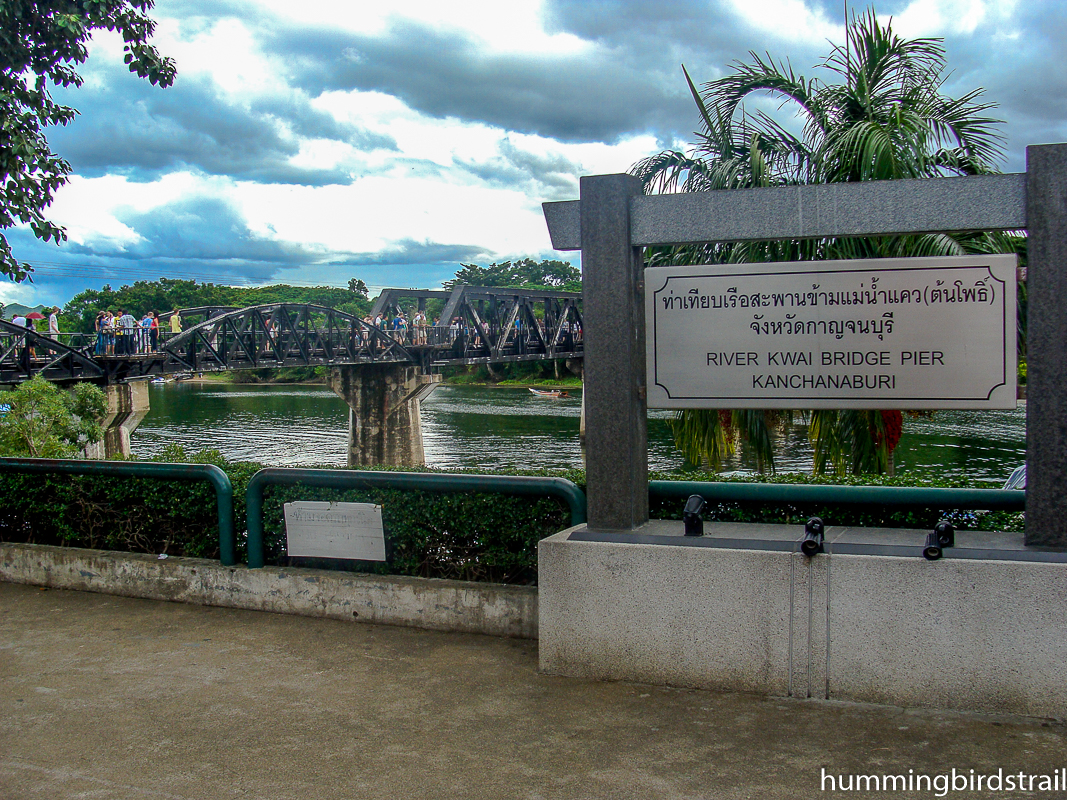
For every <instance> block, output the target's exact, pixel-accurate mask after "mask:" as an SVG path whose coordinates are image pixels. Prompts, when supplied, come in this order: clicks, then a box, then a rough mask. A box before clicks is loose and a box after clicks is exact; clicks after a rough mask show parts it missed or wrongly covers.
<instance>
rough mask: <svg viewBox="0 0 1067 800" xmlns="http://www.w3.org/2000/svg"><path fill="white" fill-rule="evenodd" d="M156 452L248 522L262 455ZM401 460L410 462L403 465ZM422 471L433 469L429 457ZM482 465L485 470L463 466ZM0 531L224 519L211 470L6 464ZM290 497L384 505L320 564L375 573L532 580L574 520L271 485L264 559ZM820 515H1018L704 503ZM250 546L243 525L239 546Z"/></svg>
mask: <svg viewBox="0 0 1067 800" xmlns="http://www.w3.org/2000/svg"><path fill="white" fill-rule="evenodd" d="M158 460H160V461H192V462H196V463H212V464H216V465H217V466H219V467H221V468H222V469H224V470H225V471H226V473H227V474H228V475H229V476H230V480H231V481H232V482H233V487H234V511H235V513H236V515H237V520H236V521H237V528H238V531H239V532H240V531H242V530H243V529H244V527H245V525H244V521H245V503H244V500H245V489H246V488H247V486H248V481H249V479H251V477H252V476H253V475H254V474H255V473H256V472H257V471H258V470H259V469H261V468H262V466H263V465H261V464H257V463H252V462H229V461H226V460H225V459H224V458H222V457H221V456H220V455H219V454H218V453H217V452H211V451H208V452H203V453H199V454H197V455H195V456H192V457H190V456H187V455H186V454H185V452H184V451H183V450H182V449H181V448H179V447H172V448H169V449H168V450H166V451H165V452H163V453H161V454H160V456H159V458H158ZM404 471H411V469H410V468H405V470H404ZM419 471H426V472H433V471H439V470H431V469H427V468H422V469H420V470H419ZM466 472H477V470H466ZM521 474H524V475H555V476H560V477H564V478H567V479H568V480H571V481H573V482H574V483H576V484H578V485H579V486H580V487H581V488H583V489H584V488H585V474H584V471H582V470H539V471H524V472H522V473H521ZM652 477H653V478H656V479H671V478H674V479H681V480H719V481H722V480H731V481H733V480H744V481H750V480H767V478H766V477H762V478H760V477H757V478H751V477H724V476H721V475H714V474H707V473H687V474H684V475H680V474H677V473H672V474H670V475H666V474H653V475H652ZM770 480H773V481H775V482H780V483H828V484H832V483H851V484H857V483H862V484H865V485H891V486H943V487H963V486H974V485H976V484H974V483H973V482H972V483H967V482H964V481H958V480H942V479H935V478H931V477H928V476H922V475H915V474H906V475H901V476H898V477H896V478H887V477H884V476H864V477H863V478H858V479H837V480H834V479H828V478H812V477H811V476H810V475H778V476H774V477H773V478H770ZM0 497H3V498H4V501H3V503H2V507H0V541H10V542H31V543H37V544H54V545H66V546H72V547H89V548H99V549H105V550H124V551H131V552H145V553H167V554H169V555H177V556H192V557H197V558H218V555H219V553H218V524H217V517H216V505H215V495H214V490H213V489H212V488H211V486H210V485H208V484H207V483H206V482H203V481H190V482H185V481H160V480H154V479H144V478H137V479H124V478H99V477H89V476H60V475H56V476H42V475H0ZM293 500H334V501H347V502H371V503H377V504H379V505H381V506H382V520H383V523H384V527H385V531H386V544H387V554H388V556H389V560H388V562H387V564H373V565H352V564H351V563H347V564H338V563H333V564H328V563H323V562H318V561H316V562H307V561H298V560H296V559H293V560H292V563H314V564H315V565H317V566H333V567H338V568H345V569H357V570H361V571H368V570H369V571H374V572H379V573H383V574H384V573H389V574H399V575H417V576H423V577H433V578H452V579H456V580H474V581H492V582H499V583H519V584H532V583H536V580H537V542H538V541H539V540H540V539H542V538H544V537H545V536H548V535H550V534H552V533H555V532H556V531H559V530H562V529H563V528H566V527H567V526H568V525H569V524H570V522H569V519H570V516H569V510H568V509H567V507H566V505H564V504H563V503H562V502H560V501H558V500H555V499H552V498H524V497H506V496H502V495H498V494H476V493H454V494H441V493H436V492H419V491H399V490H391V489H359V490H344V491H341V490H329V489H318V488H312V487H303V486H270V487H267V489H266V492H265V496H264V506H263V509H264V533H265V537H266V545H267V561H268V563H272V564H281V565H285V564H288V563H290V560H289V559H288V558H287V557H286V554H285V546H284V543H285V535H284V524H283V521H282V504H283V503H286V502H291V501H293ZM682 505H683V504H682V503H681V502H679V501H677V500H672V501H659V502H656V503H653V507H652V509H651V511H652V516H653V517H655V518H661V519H680V518H681V510H682ZM812 515H817V516H821V517H822V518H823V519H824V520H825V522H826V524H827V525H862V526H870V527H905V528H932V527H933V525H934V524H935V523H936V522H937V521H938V520H939V519H942V518H945V517H947V518H949V519H950V520H951V521H952V522H953V523H954V524H955V525H956V526H957V527H958V528H961V529H985V530H1021V529H1022V521H1023V519H1022V514H1018V513H1009V512H974V511H948V512H944V511H942V510H939V509H903V510H887V509H884V508H866V509H856V508H850V507H847V506H836V507H835V506H833V505H807V506H805V505H800V504H775V505H769V504H756V503H723V504H719V505H716V506H710V507H709V508H708V509H706V512H705V519H708V520H723V521H736V522H768V523H786V524H798V525H799V524H803V522H804V520H806V519H807V518H808V517H809V516H812ZM245 555H246V550H245V541H244V537H243V536H242V535H241V534H240V533H239V535H238V557H239V558H240V559H242V560H243V559H244V558H245Z"/></svg>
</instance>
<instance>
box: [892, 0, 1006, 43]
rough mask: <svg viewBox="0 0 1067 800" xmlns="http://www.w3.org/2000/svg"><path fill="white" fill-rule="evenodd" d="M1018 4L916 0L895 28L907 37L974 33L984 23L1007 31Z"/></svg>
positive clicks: (896, 20) (1002, 0)
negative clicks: (1005, 28)
mask: <svg viewBox="0 0 1067 800" xmlns="http://www.w3.org/2000/svg"><path fill="white" fill-rule="evenodd" d="M1016 5H1017V0H998V2H990V1H989V0H912V3H911V4H910V5H909V6H908V7H907V8H905V9H904V10H903V11H902V12H901V13H900V14H897V15H895V16H894V17H893V28H894V30H896V31H897V33H899V34H900V35H901V36H904V37H916V36H945V35H946V34H972V33H974V32H975V31H976V30H977V29H978V28H979V27H980V26H982V27H986V26H989V27H993V28H994V29H995V30H996V31H997V32H998V33H1003V32H1004V31H1003V28H1004V26H1005V25H1008V26H1010V24H1011V22H1012V17H1013V15H1014V12H1015V7H1016Z"/></svg>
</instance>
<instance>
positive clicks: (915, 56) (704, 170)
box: [632, 10, 1014, 473]
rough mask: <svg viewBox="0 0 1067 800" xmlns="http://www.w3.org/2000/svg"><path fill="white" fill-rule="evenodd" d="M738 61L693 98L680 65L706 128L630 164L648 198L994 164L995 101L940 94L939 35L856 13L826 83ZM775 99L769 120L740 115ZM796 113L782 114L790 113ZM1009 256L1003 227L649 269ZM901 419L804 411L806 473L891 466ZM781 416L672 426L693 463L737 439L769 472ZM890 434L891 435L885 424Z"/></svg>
mask: <svg viewBox="0 0 1067 800" xmlns="http://www.w3.org/2000/svg"><path fill="white" fill-rule="evenodd" d="M749 55H750V60H749V61H747V62H735V63H733V64H732V65H731V68H732V71H731V72H730V73H729V74H728V75H726V76H724V77H722V78H720V79H718V80H715V81H711V82H710V83H706V84H704V86H703V88H702V89H700V90H698V89H697V87H696V85H695V84H694V83H693V80H692V78H690V76H689V73H688V71H687V70H686V69H685V67H684V66H683V67H682V71H683V73H684V74H685V79H686V81H687V82H688V84H689V90H690V92H691V93H692V95H693V100H694V101H695V102H696V105H697V109H698V110H699V112H700V117H701V121H702V125H701V130H700V131H698V132H697V133H696V134H695V135H696V137H697V138H696V141H695V142H694V144H693V147H692V149H691V151H690V152H689V153H688V154H686V153H680V152H675V151H667V152H663V153H660V154H658V155H655V156H652V157H650V158H647V159H645V160H644V161H641V162H639V163H638V164H636V165H635V166H634V167H633V169H632V172H633V173H634V174H635V175H637V176H638V177H639V178H641V180H642V182H643V184H644V188H645V192H646V193H648V194H653V193H665V192H677V191H682V192H700V191H709V190H718V189H744V188H753V187H768V186H788V185H798V184H813V183H838V182H848V181H868V180H892V179H897V178H936V177H944V176H951V175H975V174H981V173H990V172H996V171H998V169H997V166H996V165H997V164H998V163H999V162H1000V161H1001V159H1002V157H1003V149H1002V141H1003V137H1002V136H1001V135H1000V134H999V132H998V127H997V126H998V125H1000V124H1001V122H1000V121H999V120H996V119H993V118H991V117H989V116H986V112H987V111H989V110H990V109H992V108H994V107H995V104H993V103H990V102H986V101H984V100H982V99H981V96H982V90H981V89H976V90H974V91H972V92H969V93H967V94H965V95H963V96H962V97H959V98H951V97H946V96H944V95H943V94H941V89H942V86H943V85H944V83H945V80H946V79H947V77H948V73H947V72H946V62H945V51H944V47H943V45H942V41H941V40H940V39H902V38H900V37H899V36H897V35H896V34H895V33H893V30H892V23H891V22H890V23H887V24H886V25H884V26H883V25H882V24H880V23H879V21H878V19H877V17H876V15H875V13H874V11H873V10H868V11H867V12H866V13H864V14H863V15H861V16H856V15H855V14H854V15H853V17H852V20H851V22H850V23H849V25H848V26H847V29H846V42H845V45H844V46H841V45H835V46H834V47H833V49H832V50H831V52H830V55H828V56H827V57H826V58H825V59H824V60H823V61H822V62H821V63H820V64H818V65H817V67H816V69H820V70H823V71H825V72H826V73H828V74H829V76H830V78H831V81H830V82H824V81H823V80H821V79H820V78H812V79H810V80H809V79H806V78H805V77H804V76H803V75H798V74H796V73H795V72H794V71H793V68H792V67H791V66H790V64H789V63H788V62H785V63H782V62H780V61H779V62H776V61H775V60H774V59H772V58H771V57H770V55H767V56H765V57H761V56H759V55H757V54H756V53H754V52H752V53H750V54H749ZM761 97H764V98H766V97H769V98H773V99H776V100H779V101H780V104H779V106H778V112H779V115H778V116H779V117H780V119H779V118H776V117H773V116H771V115H770V114H768V113H766V112H764V111H762V110H756V111H751V110H749V108H748V107H746V102H748V103H750V104H753V102H754V101H755V100H757V99H759V98H761ZM789 112H792V115H790V114H789ZM1010 252H1014V249H1013V244H1012V241H1011V239H1010V238H1009V237H1008V236H1007V235H1004V234H1001V233H962V234H923V235H912V236H884V237H868V238H828V239H808V240H794V241H780V242H734V243H711V244H705V245H695V246H694V245H688V246H680V247H670V248H654V249H651V250H650V251H649V252H648V253H647V263H648V264H649V266H659V265H668V264H670V265H674V264H726V263H744V262H755V261H760V262H765V261H813V260H822V259H842V258H890V257H902V256H935V255H964V254H967V253H1010ZM894 414H896V415H899V412H889V413H888V415H887V413H886V412H877V411H814V412H811V413H810V417H809V419H810V429H809V434H810V436H811V438H812V441H813V443H814V446H815V471H816V472H821V471H825V470H826V469H827V468H831V469H833V471H835V472H837V473H843V472H845V471H848V472H853V473H858V472H883V471H886V469H891V464H892V461H891V451H892V447H893V446H895V440H894V439H895V433H894V428H895V426H896V424H897V422H896V421H897V420H898V416H894ZM779 420H780V416H779V415H771V414H765V413H761V412H751V411H746V412H738V411H733V412H729V413H719V412H715V411H711V412H708V411H699V410H692V411H683V412H681V413H680V414H679V416H678V417H677V418H676V419H675V420H674V421H673V423H672V427H673V430H674V434H675V440H676V442H677V444H678V446H679V448H680V449H681V450H682V451H683V453H685V455H686V456H687V457H688V458H689V459H690V460H692V461H695V462H698V463H699V462H700V461H702V460H706V461H708V462H710V463H711V465H712V466H713V467H717V466H718V465H719V464H720V463H721V460H722V458H723V457H724V456H725V455H727V454H728V453H729V452H731V450H732V449H733V447H734V446H735V443H736V442H737V441H739V440H740V441H744V442H746V443H747V444H749V446H751V447H753V449H754V452H755V453H756V456H757V459H758V461H759V464H760V466H761V469H762V468H763V466H764V465H766V466H768V467H769V468H770V469H772V470H773V468H774V458H773V456H774V453H773V438H772V436H771V434H770V428H771V427H772V426H773V424H774V423H775V422H777V421H779ZM887 428H888V430H887Z"/></svg>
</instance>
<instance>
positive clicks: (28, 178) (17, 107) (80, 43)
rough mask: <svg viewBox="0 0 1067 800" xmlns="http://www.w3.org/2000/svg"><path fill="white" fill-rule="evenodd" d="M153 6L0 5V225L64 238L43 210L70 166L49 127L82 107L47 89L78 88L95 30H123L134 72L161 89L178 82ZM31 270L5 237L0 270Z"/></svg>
mask: <svg viewBox="0 0 1067 800" xmlns="http://www.w3.org/2000/svg"><path fill="white" fill-rule="evenodd" d="M152 6H153V0H3V2H0V198H2V202H0V230H7V229H8V228H12V227H14V226H15V225H19V224H24V225H29V227H30V229H31V230H32V231H33V233H34V235H35V236H36V237H37V238H38V239H41V240H43V241H46V242H47V241H51V240H55V241H56V243H59V242H62V241H64V240H65V239H66V233H65V232H64V230H63V228H61V227H60V226H58V225H56V224H55V223H53V222H51V221H50V220H48V219H47V218H46V217H45V214H44V212H45V209H46V208H47V207H48V206H49V205H50V204H51V202H52V198H53V196H54V194H55V192H56V190H57V189H58V188H59V187H60V186H62V185H63V184H65V183H66V182H67V176H68V175H69V174H70V171H71V168H70V164H69V163H67V162H66V161H64V160H63V159H62V158H60V157H59V156H58V155H56V154H55V153H53V152H52V150H51V148H50V147H49V145H48V140H47V138H46V136H45V129H46V128H48V127H49V126H51V125H67V124H68V123H70V122H71V121H72V120H73V119H74V115H75V114H76V113H77V112H76V111H75V110H74V109H73V108H70V107H69V106H64V105H60V104H59V103H56V102H55V101H54V100H53V99H52V96H51V94H50V93H49V86H50V85H51V86H63V87H67V86H81V84H82V78H81V76H80V75H79V74H78V73H77V71H76V70H75V69H74V65H77V64H81V63H83V62H84V61H85V59H86V58H87V57H88V49H87V47H86V44H87V42H88V40H89V38H90V37H91V36H92V33H93V31H94V30H101V29H106V30H110V31H116V32H118V33H120V34H121V35H122V38H123V42H124V46H123V50H124V51H125V56H124V61H125V62H126V64H127V65H129V68H130V72H133V73H135V74H136V75H138V76H140V77H142V78H147V79H148V80H149V81H150V82H151V83H152V84H158V85H159V86H163V87H165V86H170V85H171V84H172V83H173V82H174V76H175V68H174V62H173V61H172V60H171V59H169V58H164V57H162V56H160V55H159V53H158V52H156V49H155V48H154V47H152V46H151V45H150V44H149V43H148V40H149V39H150V38H151V36H152V33H153V31H154V29H155V23H154V22H153V21H152V20H151V19H150V18H149V16H148V11H150V10H151V8H152ZM31 271H32V268H31V267H30V265H29V264H25V263H19V262H18V260H16V259H15V257H14V255H13V254H12V252H11V247H10V245H9V243H8V241H7V238H6V237H5V236H4V235H3V234H0V274H4V275H7V276H8V277H9V278H11V279H13V280H16V281H20V280H23V279H24V278H26V277H27V276H28V274H29V273H30V272H31Z"/></svg>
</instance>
